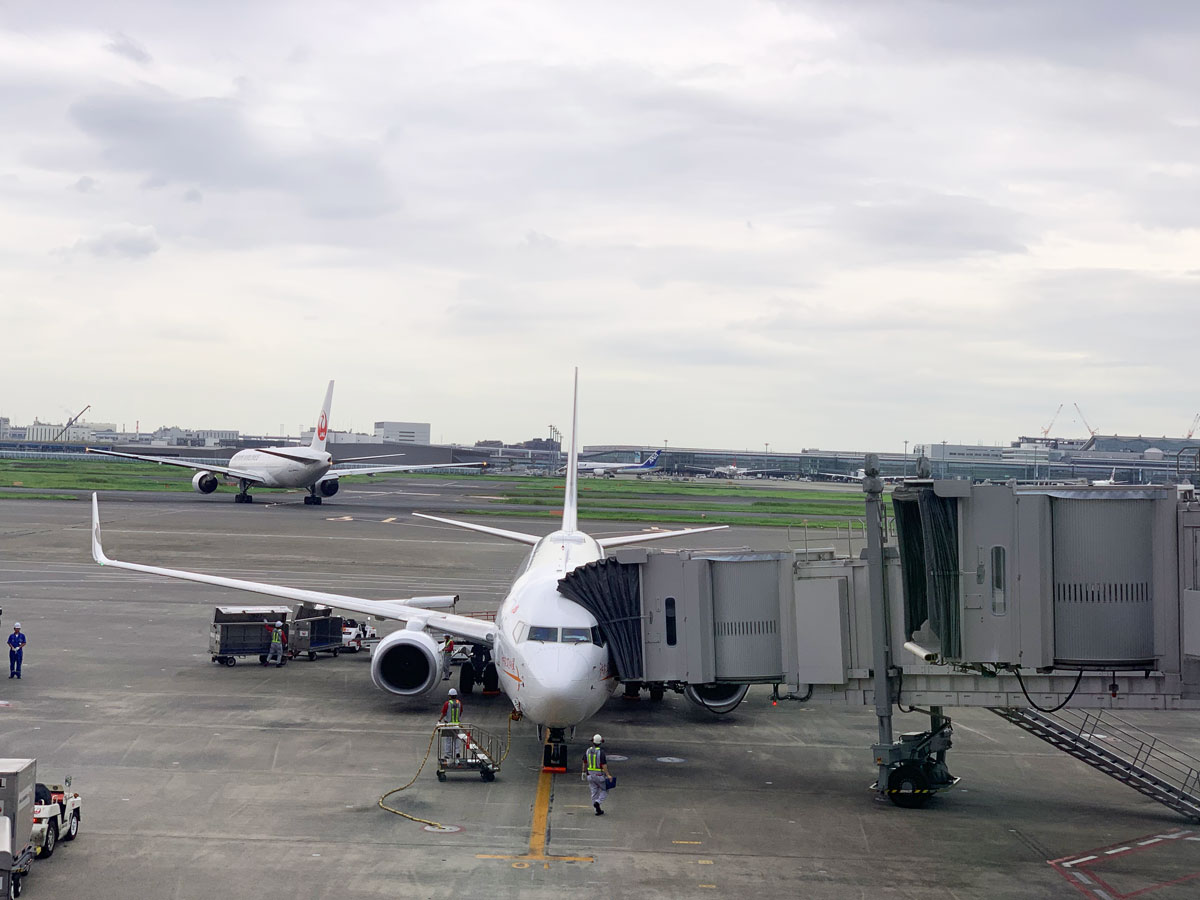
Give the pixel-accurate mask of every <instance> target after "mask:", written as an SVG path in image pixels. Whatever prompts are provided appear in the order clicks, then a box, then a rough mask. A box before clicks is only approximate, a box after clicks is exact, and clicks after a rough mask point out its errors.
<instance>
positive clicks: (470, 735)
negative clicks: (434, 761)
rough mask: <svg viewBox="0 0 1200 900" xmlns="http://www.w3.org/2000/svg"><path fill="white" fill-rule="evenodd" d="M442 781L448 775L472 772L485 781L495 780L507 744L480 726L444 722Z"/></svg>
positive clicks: (439, 732)
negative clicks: (466, 771)
mask: <svg viewBox="0 0 1200 900" xmlns="http://www.w3.org/2000/svg"><path fill="white" fill-rule="evenodd" d="M436 740H437V753H438V768H437V779H438V781H445V780H446V773H447V772H459V771H463V770H471V771H474V772H478V773H479V777H480V778H482V779H483V780H484V781H495V780H496V773H497V772H499V771H500V757H501V755H502V754H503V752H504V747H503V741H501V740H500V738H499V737H497V736H496V735H494V734H491V733H490V732H487V731H484V730H483V729H482V728H479V727H478V726H476V725H468V724H466V723H460V724H458V725H450V724H446V723H443V724H441V725H438V727H437V738H436Z"/></svg>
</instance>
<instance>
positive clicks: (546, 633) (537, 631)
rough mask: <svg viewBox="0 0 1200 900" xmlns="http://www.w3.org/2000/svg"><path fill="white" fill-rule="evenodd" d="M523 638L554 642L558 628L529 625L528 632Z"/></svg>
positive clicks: (556, 639)
mask: <svg viewBox="0 0 1200 900" xmlns="http://www.w3.org/2000/svg"><path fill="white" fill-rule="evenodd" d="M525 640H527V641H545V642H547V643H556V642H557V641H558V629H557V628H547V627H545V626H544V625H530V626H529V634H527V635H525Z"/></svg>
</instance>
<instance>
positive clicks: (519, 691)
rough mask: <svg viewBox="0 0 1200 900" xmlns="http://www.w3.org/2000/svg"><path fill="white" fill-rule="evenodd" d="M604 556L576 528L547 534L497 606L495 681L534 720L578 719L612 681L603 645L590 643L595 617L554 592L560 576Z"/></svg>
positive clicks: (555, 724)
mask: <svg viewBox="0 0 1200 900" xmlns="http://www.w3.org/2000/svg"><path fill="white" fill-rule="evenodd" d="M603 556H604V551H603V550H601V548H600V545H599V544H598V543H596V541H595V540H594V539H593V538H591V537H589V536H588V535H586V534H584V533H582V532H579V531H576V532H572V533H569V534H567V533H564V532H561V531H556V532H554V533H553V534H549V535H547V536H546V537H544V538H542V539H541V540H540V541H539V542H538V543H537V544H536V545H534V547H533V549H532V550H531V551H530V553H529V557H528V559H526V561H525V564H524V566H523V567H522V569H521V572H520V574H519V575H518V576H517V579H516V581H514V582H513V585H512V587H511V588H510V589H509V592H508V596H507V597H505V598H504V602H503V603H501V604H500V609H499V611H498V612H497V613H496V638H495V644H494V645H493V648H492V657H493V660H494V662H495V664H496V670H497V672H498V673H499V676H500V688H501V690H503V691H504V693H505V694H507V695H508V696H509V698H510V699H511V700H512V702H513V705H514V706H515V707H516V708H517V709H519V710H520V711H521V712H522V714H524V715H525V716H526V717H527V718H530V719H532V720H533V721H534V722H535V723H536V724H538V725H545V726H547V727H550V728H566V727H570V726H573V725H578V724H579V723H580V722H582V721H584V720H585V719H587V718H589V717H591V716H592V715H594V714H595V713H596V711H597V710H599V709H600V707H601V706H603V705H604V702H605V701H606V700H607V699H608V698H609V696H610V695H611V694H612V692H613V690H614V689H615V687H616V679H615V678H613V675H612V673H611V672H610V671H609V668H608V649H607V648H606V647H602V646H600V645H599V644H597V643H596V642H595V641H596V640H598V634H599V633H598V630H597V628H596V624H597V623H596V619H595V617H594V616H593V615H592V614H591V613H589V612H588V611H587V610H586V609H584V608H583V607H582V606H580V605H579V604H578V603H575V602H574V601H573V600H568V599H567V598H566V597H564V596H563V595H562V594H560V593H559V592H558V581H559V579H560V578H562V577H563V576H564V575H566V574H568V573H569V572H572V571H573V570H575V569H576V568H578V567H579V566H581V565H584V564H585V563H589V562H594V561H596V560H598V559H601V558H602V557H603Z"/></svg>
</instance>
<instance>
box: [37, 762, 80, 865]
mask: <svg viewBox="0 0 1200 900" xmlns="http://www.w3.org/2000/svg"><path fill="white" fill-rule="evenodd" d="M82 806H83V801H82V800H81V799H80V798H79V794H78V793H77V792H75V791H72V790H71V778H70V776H68V777H67V780H66V782H65V783H64V784H42V783H41V782H40V781H39V782H38V783H37V787H36V789H35V791H34V798H33V833H32V834H31V835H30V840H31V841H32V842H33V846H34V847H35V848H37V855H38V859H49V858H50V857H51V856H53V855H54V848H55V847H57V846H58V842H59V841H60V840H61V841H73V840H75V835H77V834H79V817H80V810H81V808H82Z"/></svg>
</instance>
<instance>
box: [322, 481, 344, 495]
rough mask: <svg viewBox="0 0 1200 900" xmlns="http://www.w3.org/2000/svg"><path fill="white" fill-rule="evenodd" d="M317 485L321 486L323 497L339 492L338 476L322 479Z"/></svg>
mask: <svg viewBox="0 0 1200 900" xmlns="http://www.w3.org/2000/svg"><path fill="white" fill-rule="evenodd" d="M317 487H318V488H320V490H321V496H322V497H332V496H333V495H334V494H336V493H337V492H338V487H340V485H339V484H338V480H337V479H336V478H330V479H329V480H328V481H322V482H321V483H320V484H319V485H317Z"/></svg>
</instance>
